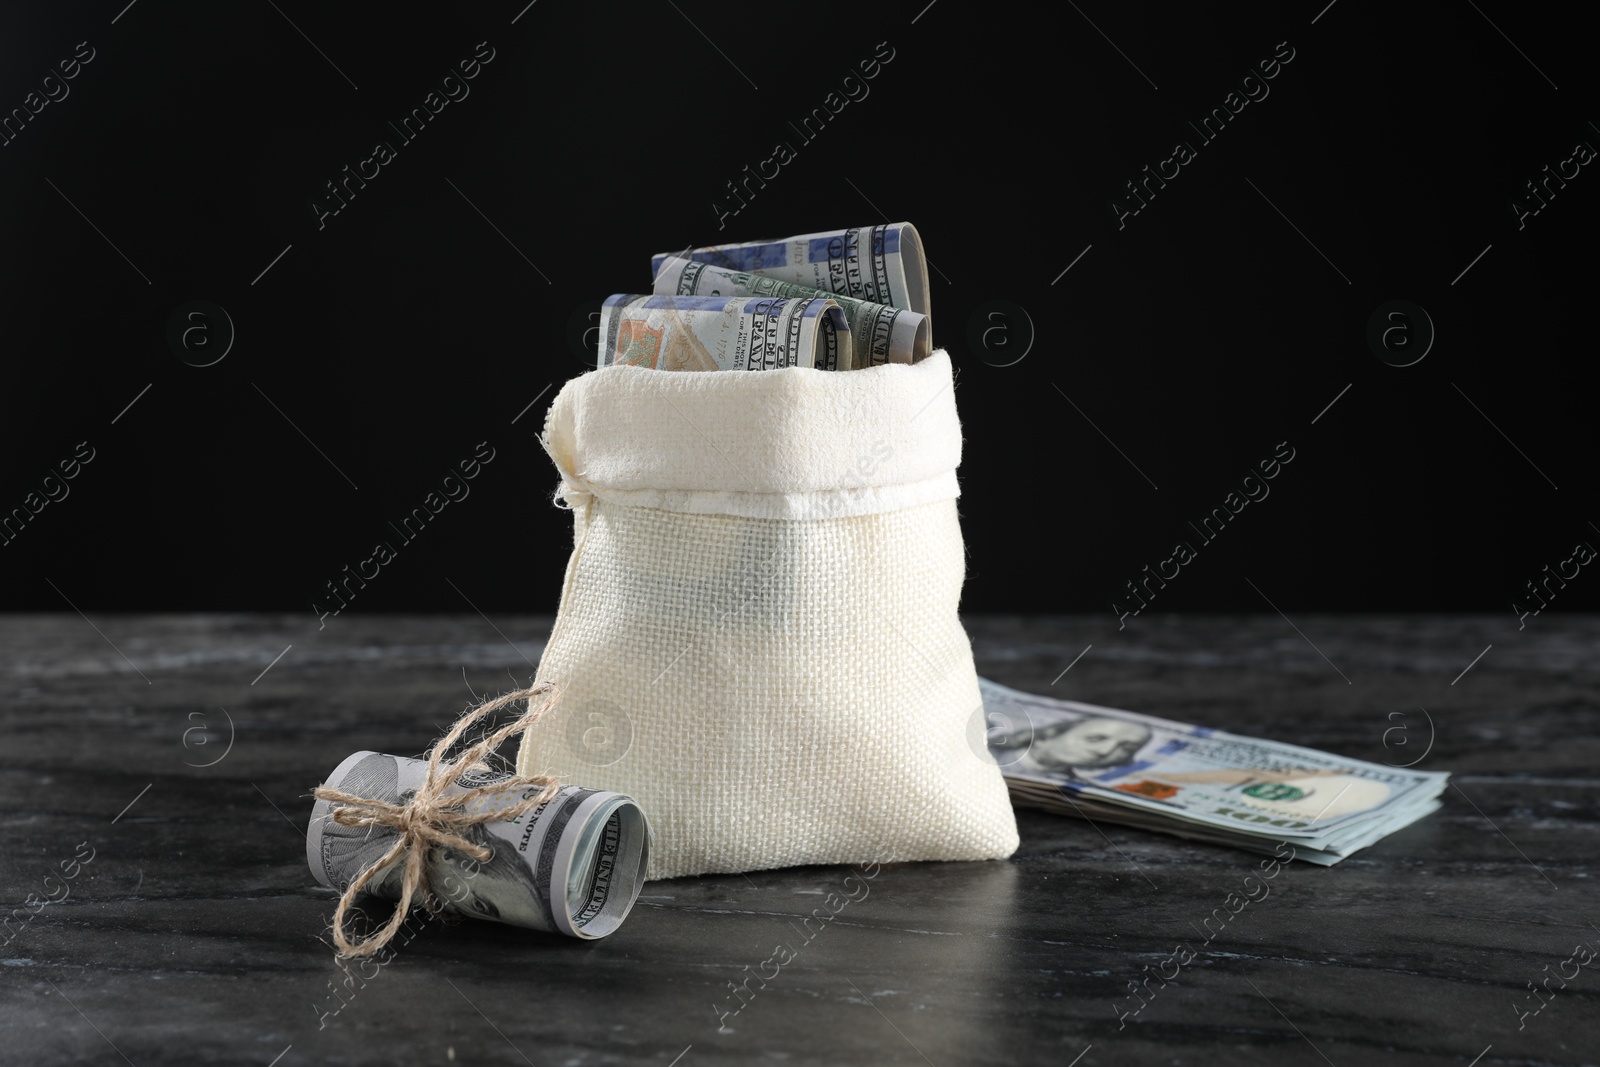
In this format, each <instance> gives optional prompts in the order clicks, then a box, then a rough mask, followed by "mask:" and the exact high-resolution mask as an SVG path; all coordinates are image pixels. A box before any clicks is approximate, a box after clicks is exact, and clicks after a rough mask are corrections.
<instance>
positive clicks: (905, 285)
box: [650, 222, 928, 315]
mask: <svg viewBox="0 0 1600 1067" xmlns="http://www.w3.org/2000/svg"><path fill="white" fill-rule="evenodd" d="M673 256H680V257H683V258H687V259H690V260H693V261H694V262H696V263H710V264H712V265H713V266H717V267H723V268H725V269H727V270H735V271H743V272H745V273H747V274H760V275H765V276H766V277H769V278H776V279H778V280H780V281H785V282H794V283H796V284H798V285H804V286H809V287H810V288H812V289H821V290H822V291H823V292H825V293H831V294H834V295H838V296H848V297H851V298H853V299H855V300H870V301H871V302H872V303H874V304H887V305H889V306H890V307H897V308H902V309H904V310H906V311H915V312H916V313H917V314H919V315H926V314H928V261H927V258H926V257H925V256H924V255H923V254H922V238H921V237H919V236H918V235H917V228H916V227H915V226H913V225H911V223H909V222H893V223H888V224H886V225H883V226H858V227H851V228H849V229H844V230H829V231H827V232H826V233H803V234H800V235H799V236H798V237H785V238H782V239H781V240H776V241H749V242H746V243H744V244H727V245H709V246H707V247H705V248H694V249H690V250H689V251H687V252H663V253H659V254H657V255H655V256H652V257H651V260H650V266H651V270H652V272H659V271H660V270H661V265H662V264H663V263H665V262H666V261H667V260H668V259H669V258H671V257H673Z"/></svg>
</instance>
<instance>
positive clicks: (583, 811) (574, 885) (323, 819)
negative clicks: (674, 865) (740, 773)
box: [306, 752, 650, 940]
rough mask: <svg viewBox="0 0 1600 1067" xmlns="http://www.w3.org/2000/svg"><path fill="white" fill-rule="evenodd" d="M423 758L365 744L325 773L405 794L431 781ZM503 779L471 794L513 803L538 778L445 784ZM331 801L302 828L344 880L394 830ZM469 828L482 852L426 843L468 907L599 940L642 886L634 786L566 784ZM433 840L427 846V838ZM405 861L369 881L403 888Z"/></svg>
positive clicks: (451, 898) (329, 879)
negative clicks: (345, 812)
mask: <svg viewBox="0 0 1600 1067" xmlns="http://www.w3.org/2000/svg"><path fill="white" fill-rule="evenodd" d="M426 774H427V764H426V763H425V762H423V761H422V760H414V759H407V758H405V757H403V756H391V755H387V754H385V753H381V752H357V753H354V754H353V755H351V756H349V757H347V758H346V759H345V760H344V762H342V763H340V764H339V766H338V767H337V768H335V769H334V772H333V773H332V774H331V775H329V776H328V780H327V783H326V784H327V785H328V786H329V787H331V788H334V789H338V790H340V791H342V792H345V793H349V794H352V795H355V796H361V797H369V798H371V799H374V800H382V801H385V802H387V803H389V804H397V805H405V804H407V803H408V802H409V801H410V800H411V798H412V797H413V796H414V795H415V793H416V791H417V788H418V787H419V786H420V785H421V784H422V783H423V782H424V780H425V778H426ZM501 782H504V783H506V787H505V789H504V790H501V791H496V792H493V793H491V794H489V796H488V798H487V799H480V800H479V801H477V802H475V803H474V809H472V810H482V809H481V808H480V807H479V805H482V804H487V805H489V806H490V808H491V809H493V808H507V807H510V806H511V805H513V804H516V803H517V802H519V801H521V800H523V799H531V798H532V797H533V796H535V795H536V794H537V792H538V790H537V789H532V788H529V787H527V786H525V785H520V784H517V783H515V782H513V781H512V780H511V776H509V775H504V774H494V773H491V774H483V773H478V774H475V775H474V774H466V775H463V776H462V777H461V779H459V780H458V784H457V785H455V786H452V787H451V789H450V790H449V791H448V792H449V793H451V794H456V793H462V792H465V791H466V790H467V789H471V788H476V787H483V786H488V787H493V786H495V785H496V784H498V783H501ZM334 807H335V805H334V804H332V803H330V802H328V801H326V800H320V799H319V800H318V801H317V802H316V804H315V806H313V808H312V810H311V824H310V827H309V828H308V830H307V832H306V862H307V864H308V865H309V866H310V868H311V873H312V875H313V876H314V877H315V878H316V880H317V881H318V882H319V883H321V884H322V885H325V886H328V887H330V888H332V889H337V890H339V891H341V892H343V891H344V890H345V888H346V887H347V886H349V885H350V884H351V883H352V882H354V881H355V879H356V878H358V877H360V875H361V873H362V872H363V871H365V870H367V869H368V868H369V867H371V866H372V865H373V864H375V863H377V862H378V861H379V860H380V859H382V858H383V856H384V854H385V853H387V852H388V850H389V849H390V847H392V846H393V844H394V842H395V838H396V836H397V833H398V831H396V830H392V829H389V828H387V827H383V826H373V827H347V826H342V825H340V824H339V823H336V822H334V821H333V809H334ZM463 833H464V834H465V836H466V837H467V838H468V839H469V840H472V841H473V842H474V843H475V844H478V845H480V846H482V847H484V848H486V849H488V850H489V855H490V858H489V859H488V860H486V861H482V862H479V861H477V860H474V859H473V858H472V857H470V856H466V855H464V854H462V853H459V852H456V851H455V850H453V849H446V848H437V847H435V848H430V849H429V853H428V856H427V873H428V883H429V889H430V891H431V892H432V894H433V895H434V896H435V897H436V898H438V899H439V900H440V901H442V902H443V904H444V906H445V907H446V908H447V909H448V910H450V911H453V912H456V913H457V914H460V915H465V916H467V917H469V918H474V919H487V920H489V921H491V922H502V923H508V924H510V925H512V926H524V927H527V928H529V929H533V930H544V931H548V932H551V933H560V934H565V935H566V936H568V937H576V938H581V939H583V940H594V939H596V938H601V937H605V936H606V935H607V934H610V933H612V932H613V931H615V930H616V929H617V927H618V926H620V925H621V924H622V920H623V919H625V918H627V916H628V913H629V912H630V911H631V910H632V909H633V904H634V901H635V900H637V899H638V897H639V891H640V890H641V889H642V888H643V887H644V878H645V871H646V869H647V865H648V862H649V846H650V827H649V822H648V821H647V820H646V818H645V815H644V812H643V811H642V810H641V809H640V807H639V805H638V804H637V803H636V802H635V801H634V800H633V798H632V797H629V796H625V795H623V794H621V793H611V792H605V791H602V790H596V789H585V788H583V787H581V786H566V787H563V788H562V789H561V790H560V792H558V793H556V795H555V796H553V797H551V798H550V799H549V800H548V801H546V802H545V803H543V804H541V805H540V806H539V807H537V808H535V809H533V810H532V811H529V812H526V813H524V814H522V815H518V816H515V817H513V818H511V819H500V820H494V819H491V820H489V821H486V822H483V823H478V824H475V825H472V826H469V827H466V828H465V830H464V831H463ZM424 847H427V846H424ZM402 870H403V864H402V863H401V862H400V861H399V860H398V859H397V860H395V861H394V862H391V863H390V864H389V865H388V866H387V867H386V868H384V869H383V870H381V871H379V872H378V873H377V874H376V875H375V876H374V877H373V878H372V879H371V880H370V881H369V882H368V883H367V886H366V889H367V891H368V892H370V893H372V894H373V895H374V896H379V897H387V898H389V899H391V900H392V899H398V898H399V896H400V878H401V873H400V872H401V871H402Z"/></svg>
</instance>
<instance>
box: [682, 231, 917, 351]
mask: <svg viewBox="0 0 1600 1067" xmlns="http://www.w3.org/2000/svg"><path fill="white" fill-rule="evenodd" d="M655 291H656V292H657V293H670V294H675V295H678V296H784V297H802V298H804V297H823V298H829V297H830V294H828V293H825V292H823V291H822V290H821V289H813V288H811V287H810V286H807V285H800V284H798V283H796V282H786V281H784V280H782V279H781V278H772V277H768V276H766V275H763V274H750V273H747V272H745V271H738V270H729V269H728V268H727V267H719V266H717V265H716V264H715V263H706V262H703V261H701V262H696V261H694V260H689V259H683V258H681V257H679V256H668V257H667V258H666V260H664V261H663V262H662V263H661V265H660V266H659V267H658V268H657V269H656V282H655ZM831 298H832V299H833V300H835V301H837V302H838V304H839V306H840V307H841V308H843V309H844V314H845V317H846V318H847V319H848V320H849V321H850V342H851V345H852V346H853V347H854V348H855V366H856V367H875V366H878V365H879V364H883V363H915V362H916V361H917V360H919V359H923V358H925V357H927V355H928V354H929V353H930V352H932V351H933V345H932V342H931V340H930V339H929V332H930V331H929V329H928V317H927V316H926V315H918V314H917V313H916V312H915V311H905V310H902V309H900V308H896V307H890V306H889V305H888V304H874V303H872V302H871V301H870V300H857V299H855V298H854V297H849V296H840V295H837V294H833V295H832V296H831Z"/></svg>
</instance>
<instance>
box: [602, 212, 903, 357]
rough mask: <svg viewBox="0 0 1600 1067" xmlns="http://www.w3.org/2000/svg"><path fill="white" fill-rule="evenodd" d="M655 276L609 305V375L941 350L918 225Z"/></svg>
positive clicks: (666, 259)
mask: <svg viewBox="0 0 1600 1067" xmlns="http://www.w3.org/2000/svg"><path fill="white" fill-rule="evenodd" d="M651 269H652V272H653V275H654V278H655V284H654V286H653V291H652V292H650V293H619V294H617V295H616V296H613V297H610V298H609V299H607V300H606V302H605V305H604V307H603V308H602V310H601V316H600V343H599V346H600V355H599V362H598V365H599V366H601V367H608V366H610V365H612V364H614V363H628V364H633V365H635V366H640V367H653V368H655V369H657V370H771V369H774V368H777V367H813V368H816V369H818V370H858V369H860V368H863V367H875V366H878V365H880V364H883V363H915V362H916V361H917V360H919V359H922V358H923V357H925V356H927V355H928V354H929V353H930V352H932V351H933V342H932V339H931V332H930V329H929V325H928V265H927V261H926V260H925V259H924V257H923V254H922V240H921V238H920V237H918V236H917V231H916V227H914V226H912V225H911V224H910V223H909V222H896V223H890V224H887V225H883V226H862V227H856V228H853V229H847V230H832V231H829V232H827V233H806V234H801V235H799V236H797V237H786V238H783V239H781V240H775V241H752V242H749V243H747V244H730V245H712V246H709V247H706V248H686V249H684V250H683V251H682V252H676V253H672V252H666V253H661V254H659V255H656V256H653V257H651Z"/></svg>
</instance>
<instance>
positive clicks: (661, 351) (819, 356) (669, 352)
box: [598, 294, 855, 370]
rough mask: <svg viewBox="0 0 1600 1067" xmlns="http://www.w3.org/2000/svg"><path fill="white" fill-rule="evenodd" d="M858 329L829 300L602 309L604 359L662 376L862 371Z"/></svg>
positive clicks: (659, 303)
mask: <svg viewBox="0 0 1600 1067" xmlns="http://www.w3.org/2000/svg"><path fill="white" fill-rule="evenodd" d="M854 362H855V356H854V353H853V348H852V343H851V336H850V324H849V322H848V321H847V320H846V319H845V315H844V310H843V309H842V308H841V307H840V306H839V304H838V303H837V302H836V301H834V300H832V299H829V298H828V297H826V296H818V297H797V298H788V299H784V298H777V297H770V296H761V297H748V296H736V297H726V296H652V295H648V294H646V295H642V296H641V295H629V294H619V295H617V296H613V297H610V298H609V299H607V300H606V302H605V304H604V306H603V307H602V308H601V311H600V358H599V363H598V365H599V366H601V367H608V366H611V365H612V364H614V363H626V364H631V365H633V366H638V367H653V368H657V369H659V370H772V369H774V368H778V367H815V368H818V369H821V370H849V369H850V368H851V367H852V366H854Z"/></svg>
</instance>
